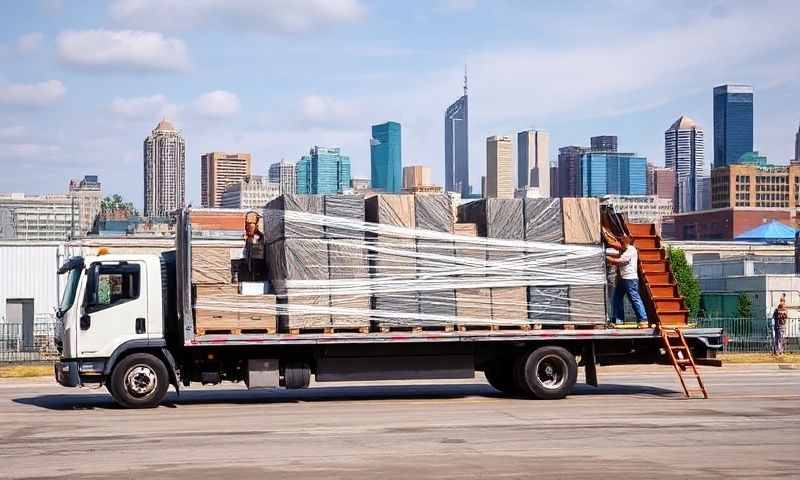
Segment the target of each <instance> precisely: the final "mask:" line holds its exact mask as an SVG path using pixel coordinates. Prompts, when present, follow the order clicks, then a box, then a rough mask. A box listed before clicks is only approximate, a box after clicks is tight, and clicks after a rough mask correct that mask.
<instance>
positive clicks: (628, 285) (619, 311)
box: [606, 235, 650, 328]
mask: <svg viewBox="0 0 800 480" xmlns="http://www.w3.org/2000/svg"><path fill="white" fill-rule="evenodd" d="M618 240H619V243H620V247H621V254H620V256H619V257H613V256H606V259H607V261H608V263H610V264H611V265H615V266H616V267H617V268H618V269H619V277H618V278H617V285H616V287H615V288H614V302H613V304H614V323H617V324H619V323H624V321H625V303H624V301H625V295H627V296H628V299H629V300H630V302H631V305H633V311H634V312H635V313H636V319H637V320H638V322H639V328H647V327H649V326H650V322H648V321H647V313H646V312H645V310H644V303H643V302H642V297H641V296H640V295H639V271H638V268H639V252H637V251H636V247H634V246H633V244H632V243H631V238H630V237H629V236H627V235H621V236H620V237H619V239H618Z"/></svg>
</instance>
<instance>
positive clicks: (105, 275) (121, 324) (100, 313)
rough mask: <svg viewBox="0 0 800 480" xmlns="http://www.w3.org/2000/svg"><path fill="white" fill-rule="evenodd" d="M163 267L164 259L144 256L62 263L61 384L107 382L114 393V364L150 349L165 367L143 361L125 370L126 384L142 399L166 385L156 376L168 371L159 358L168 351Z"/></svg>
mask: <svg viewBox="0 0 800 480" xmlns="http://www.w3.org/2000/svg"><path fill="white" fill-rule="evenodd" d="M162 268H163V267H162V259H161V257H159V256H156V255H141V254H139V255H131V254H126V255H124V256H123V255H110V254H106V255H97V256H87V257H72V258H70V259H69V260H68V261H67V262H66V263H65V264H64V265H63V266H62V267H61V269H60V270H59V273H62V274H67V280H66V282H65V287H64V292H63V295H62V300H61V305H60V306H59V310H58V317H59V319H60V320H61V326H60V329H59V330H60V331H59V333H58V335H57V345H58V347H59V349H60V351H61V361H60V362H59V363H57V364H56V368H55V370H56V371H55V375H56V379H57V380H58V382H59V383H60V384H62V385H64V386H69V387H74V386H78V385H83V384H86V383H98V384H100V383H106V384H107V385H108V386H109V389H110V390H112V393H115V392H113V389H114V388H115V387H114V385H113V383H109V382H107V381H106V379H107V378H108V376H109V375H110V374H111V373H112V372H111V367H112V366H114V365H115V364H118V363H119V362H120V361H121V360H122V359H123V357H128V356H130V355H132V354H137V353H139V354H142V353H147V355H150V356H154V357H155V358H156V359H158V360H159V361H160V362H161V363H162V365H161V366H158V365H149V364H151V363H156V362H153V361H152V359H145V360H144V361H140V362H138V363H136V364H135V365H132V366H131V368H130V371H129V372H123V374H122V378H124V383H125V384H126V386H127V388H128V389H129V390H130V392H132V393H133V394H134V395H141V396H143V397H146V396H149V395H153V394H156V393H158V390H160V389H161V388H165V387H166V385H159V383H162V384H163V383H165V380H164V379H158V376H159V374H160V373H163V371H160V370H164V369H166V366H165V365H163V363H164V362H165V360H166V359H164V358H159V357H164V356H168V355H169V353H168V352H166V349H163V348H162V347H164V346H165V345H166V341H165V339H164V318H165V317H164V316H165V313H166V312H165V304H164V301H163V299H164V295H162V286H163V285H162ZM162 350H163V351H162ZM154 353H155V355H154ZM159 380H160V382H159ZM116 396H117V395H115V397H116Z"/></svg>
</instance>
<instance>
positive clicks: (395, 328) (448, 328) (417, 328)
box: [376, 324, 455, 333]
mask: <svg viewBox="0 0 800 480" xmlns="http://www.w3.org/2000/svg"><path fill="white" fill-rule="evenodd" d="M376 330H377V331H378V332H380V333H391V332H407V333H423V332H452V331H453V330H455V325H453V324H445V325H409V326H404V325H392V326H381V327H376Z"/></svg>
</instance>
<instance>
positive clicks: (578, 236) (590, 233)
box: [562, 198, 607, 324]
mask: <svg viewBox="0 0 800 480" xmlns="http://www.w3.org/2000/svg"><path fill="white" fill-rule="evenodd" d="M562 211H563V219H564V243H567V244H573V245H600V231H601V227H600V202H599V201H598V200H597V199H596V198H564V199H562ZM567 268H570V269H581V270H583V271H586V272H587V273H592V274H596V275H603V276H605V273H606V264H605V255H604V252H602V253H601V254H600V255H598V256H597V257H590V258H581V259H578V260H575V261H572V260H570V259H568V260H567ZM569 311H570V321H571V323H573V324H605V323H606V320H607V318H606V287H605V284H597V285H573V286H571V287H570V288H569Z"/></svg>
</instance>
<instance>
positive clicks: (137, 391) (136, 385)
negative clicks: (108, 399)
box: [125, 364, 158, 397]
mask: <svg viewBox="0 0 800 480" xmlns="http://www.w3.org/2000/svg"><path fill="white" fill-rule="evenodd" d="M157 386H158V376H157V375H156V372H155V370H153V369H152V368H151V367H150V366H148V365H143V364H139V365H134V366H133V367H131V368H129V369H128V372H127V373H126V374H125V388H126V389H127V390H128V392H130V394H131V395H133V396H136V397H146V396H147V395H150V394H151V393H153V392H154V391H155V389H156V387H157Z"/></svg>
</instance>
